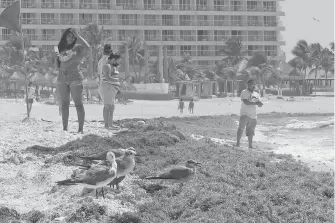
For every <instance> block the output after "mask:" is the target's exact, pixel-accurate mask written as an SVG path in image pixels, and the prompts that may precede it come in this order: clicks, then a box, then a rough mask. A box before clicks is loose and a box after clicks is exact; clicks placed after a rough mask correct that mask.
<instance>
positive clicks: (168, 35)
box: [162, 30, 176, 41]
mask: <svg viewBox="0 0 335 223" xmlns="http://www.w3.org/2000/svg"><path fill="white" fill-rule="evenodd" d="M162 40H163V41H175V40H176V35H175V34H174V31H173V30H162Z"/></svg>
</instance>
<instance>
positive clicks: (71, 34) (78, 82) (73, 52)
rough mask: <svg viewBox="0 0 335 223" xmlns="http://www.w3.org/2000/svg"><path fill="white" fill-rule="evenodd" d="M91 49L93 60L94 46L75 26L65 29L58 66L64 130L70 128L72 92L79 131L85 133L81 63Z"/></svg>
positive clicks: (59, 45)
mask: <svg viewBox="0 0 335 223" xmlns="http://www.w3.org/2000/svg"><path fill="white" fill-rule="evenodd" d="M87 51H89V53H90V54H89V55H90V60H92V48H91V47H90V45H89V44H88V43H87V42H86V40H85V39H84V38H83V37H81V36H80V35H79V34H78V33H77V31H76V30H75V29H74V28H68V29H66V30H65V31H64V33H63V35H62V37H61V40H60V41H59V44H58V52H56V53H57V58H56V61H55V65H56V68H58V70H59V74H58V77H57V87H58V90H59V93H60V98H61V103H62V121H63V130H64V131H67V130H68V122H69V106H70V93H71V96H72V99H73V101H74V104H75V107H76V110H77V116H78V124H79V128H78V133H81V134H83V133H84V121H85V109H84V105H83V89H84V87H83V79H84V77H83V74H82V72H81V71H80V68H79V66H80V64H81V62H82V60H83V58H84V56H85V54H86V52H87Z"/></svg>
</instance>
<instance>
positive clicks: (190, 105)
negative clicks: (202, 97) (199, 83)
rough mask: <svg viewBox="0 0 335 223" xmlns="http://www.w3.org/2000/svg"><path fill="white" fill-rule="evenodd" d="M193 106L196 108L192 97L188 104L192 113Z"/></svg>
mask: <svg viewBox="0 0 335 223" xmlns="http://www.w3.org/2000/svg"><path fill="white" fill-rule="evenodd" d="M193 108H194V102H193V98H192V99H191V101H190V103H189V104H188V110H189V111H190V113H191V114H193Z"/></svg>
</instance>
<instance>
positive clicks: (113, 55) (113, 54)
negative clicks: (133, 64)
mask: <svg viewBox="0 0 335 223" xmlns="http://www.w3.org/2000/svg"><path fill="white" fill-rule="evenodd" d="M120 58H121V56H120V54H118V53H114V52H113V51H112V52H111V54H109V57H108V60H112V59H115V60H117V59H120Z"/></svg>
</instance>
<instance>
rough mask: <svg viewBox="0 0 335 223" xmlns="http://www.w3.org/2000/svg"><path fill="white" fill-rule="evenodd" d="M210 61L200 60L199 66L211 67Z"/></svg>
mask: <svg viewBox="0 0 335 223" xmlns="http://www.w3.org/2000/svg"><path fill="white" fill-rule="evenodd" d="M209 63H210V61H208V60H198V65H199V66H209Z"/></svg>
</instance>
